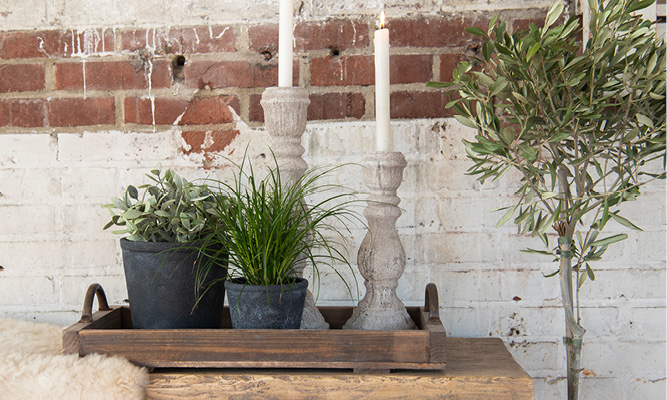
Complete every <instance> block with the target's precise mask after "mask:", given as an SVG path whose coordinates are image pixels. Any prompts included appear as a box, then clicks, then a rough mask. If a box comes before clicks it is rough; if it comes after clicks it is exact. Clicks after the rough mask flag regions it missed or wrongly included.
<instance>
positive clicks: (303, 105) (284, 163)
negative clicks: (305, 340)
mask: <svg viewBox="0 0 667 400" xmlns="http://www.w3.org/2000/svg"><path fill="white" fill-rule="evenodd" d="M261 104H262V107H263V108H264V122H265V126H266V130H267V132H268V133H269V135H270V136H271V149H272V150H273V154H274V155H275V157H276V162H277V163H278V166H279V167H280V177H281V180H282V182H283V184H290V183H294V182H296V181H297V180H298V179H299V178H301V177H302V176H303V174H304V172H306V170H307V169H308V164H307V163H306V161H305V160H304V159H303V158H302V156H303V152H304V151H305V150H304V148H303V146H302V145H301V137H302V136H303V133H304V131H305V130H306V112H307V110H308V104H310V100H309V98H308V91H306V89H304V88H300V87H270V88H267V89H265V90H264V93H263V94H262V100H261ZM305 267H306V259H305V258H302V259H301V260H300V261H298V262H297V265H296V266H295V267H294V272H295V275H296V276H299V277H302V276H303V270H304V268H305ZM301 329H329V324H328V323H327V322H326V321H325V320H324V317H323V316H322V314H321V313H320V311H319V310H318V309H317V307H315V301H314V300H313V294H312V293H311V292H310V290H308V292H307V294H306V304H305V306H304V309H303V317H302V318H301Z"/></svg>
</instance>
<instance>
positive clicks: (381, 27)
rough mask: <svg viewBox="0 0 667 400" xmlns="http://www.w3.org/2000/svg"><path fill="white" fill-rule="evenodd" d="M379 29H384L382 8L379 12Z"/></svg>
mask: <svg viewBox="0 0 667 400" xmlns="http://www.w3.org/2000/svg"><path fill="white" fill-rule="evenodd" d="M380 29H384V10H382V12H381V13H380Z"/></svg>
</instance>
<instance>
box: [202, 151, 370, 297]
mask: <svg viewBox="0 0 667 400" xmlns="http://www.w3.org/2000/svg"><path fill="white" fill-rule="evenodd" d="M273 160H274V165H273V166H272V167H270V168H269V169H268V173H267V174H266V176H265V177H264V178H262V179H259V178H258V177H257V175H256V174H255V172H256V171H255V170H254V168H253V166H252V164H251V162H250V160H249V159H248V157H247V154H246V155H245V156H244V158H243V160H242V162H241V164H240V165H236V167H237V168H238V171H236V172H235V173H234V177H233V181H232V182H231V183H227V182H224V181H220V180H208V181H207V185H209V186H211V187H217V191H218V194H217V195H215V196H214V197H213V199H214V202H213V204H212V205H211V207H210V208H209V209H208V212H209V213H210V214H211V215H212V217H213V218H211V219H209V220H208V223H207V229H208V230H209V231H211V234H210V235H208V236H207V237H206V238H204V240H203V242H202V245H201V247H200V251H201V252H202V253H204V254H207V255H209V256H211V259H212V260H215V259H216V258H224V257H227V258H228V262H229V266H228V276H229V279H238V278H240V279H242V280H243V282H245V284H247V285H261V286H268V285H288V286H289V285H291V284H292V283H293V281H294V278H295V277H296V272H297V271H296V269H297V266H298V264H299V263H307V264H308V265H310V266H312V268H313V277H314V281H315V283H316V285H319V270H320V268H322V267H323V266H326V267H330V268H332V269H333V270H334V271H335V273H336V274H337V275H338V276H339V277H341V279H343V277H342V275H341V274H340V273H339V272H338V271H337V269H336V265H341V264H342V265H345V266H347V267H348V268H349V269H350V271H353V270H352V267H351V266H350V263H349V261H348V260H347V258H346V256H345V254H343V251H342V250H341V248H342V247H343V246H344V242H345V241H346V237H345V233H348V234H349V233H350V224H351V223H356V222H362V224H363V221H362V220H361V218H360V216H359V213H358V212H357V211H356V206H357V205H358V203H359V202H360V200H358V199H357V198H356V193H355V192H353V191H351V190H350V189H347V188H345V187H343V186H341V185H337V184H327V183H319V182H320V180H321V179H322V178H324V177H325V176H326V175H328V174H331V173H332V172H334V171H336V170H337V169H339V168H340V166H336V167H321V168H314V169H309V170H308V171H306V172H305V173H304V174H303V176H302V177H300V178H298V179H295V180H291V179H290V180H288V179H285V178H283V177H282V176H281V172H280V167H279V166H278V164H277V161H276V159H275V156H274V157H273ZM309 199H316V200H314V201H312V202H311V203H309V202H308V200H309ZM214 266H215V264H214V263H209V264H207V265H205V266H204V267H203V268H201V269H200V271H198V274H199V275H200V276H201V277H205V276H206V275H207V274H208V271H209V270H210V268H212V267H214ZM353 276H354V275H353ZM343 282H345V285H346V287H347V289H348V291H349V292H350V293H352V291H351V288H350V286H349V285H348V283H347V282H346V281H345V279H343ZM355 282H356V280H355ZM205 289H207V288H205Z"/></svg>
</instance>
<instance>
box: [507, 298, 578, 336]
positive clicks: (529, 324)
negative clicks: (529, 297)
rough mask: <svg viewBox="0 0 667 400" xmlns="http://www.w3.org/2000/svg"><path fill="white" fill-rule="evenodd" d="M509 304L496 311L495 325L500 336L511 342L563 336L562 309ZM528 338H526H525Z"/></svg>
mask: <svg viewBox="0 0 667 400" xmlns="http://www.w3.org/2000/svg"><path fill="white" fill-rule="evenodd" d="M513 305H514V307H512V303H509V304H508V305H507V306H504V307H501V308H499V310H498V315H497V319H498V322H497V323H496V324H497V326H498V327H499V329H500V332H499V333H500V335H502V336H506V337H508V339H509V338H511V339H513V340H519V341H521V340H530V339H532V338H531V337H535V336H539V337H562V336H563V335H564V334H565V322H564V317H563V315H564V313H563V309H562V308H560V307H554V306H549V307H521V306H520V304H518V303H514V304H513ZM526 337H528V338H526Z"/></svg>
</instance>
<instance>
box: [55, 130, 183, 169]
mask: <svg viewBox="0 0 667 400" xmlns="http://www.w3.org/2000/svg"><path fill="white" fill-rule="evenodd" d="M178 137H180V135H179V134H178V132H176V131H166V132H151V133H127V132H119V131H110V132H94V133H91V132H84V133H82V134H74V133H60V134H58V148H59V159H60V160H61V161H63V162H86V163H109V162H112V163H118V162H128V161H137V162H140V163H143V164H147V165H148V166H149V168H150V167H152V166H153V165H154V164H155V162H157V161H163V162H164V161H165V160H171V159H173V158H174V156H175V155H176V154H177V150H176V149H178V147H179V146H178V141H177V138H178ZM106 166H107V167H108V164H106Z"/></svg>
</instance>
